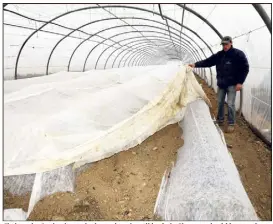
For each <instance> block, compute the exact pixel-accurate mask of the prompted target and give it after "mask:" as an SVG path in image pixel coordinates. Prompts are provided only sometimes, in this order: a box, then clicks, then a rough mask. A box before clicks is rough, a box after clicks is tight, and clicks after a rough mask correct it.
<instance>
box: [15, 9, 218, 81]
mask: <svg viewBox="0 0 273 224" xmlns="http://www.w3.org/2000/svg"><path fill="white" fill-rule="evenodd" d="M97 8H101V6H99V7H98V6H90V7H85V8H80V9H75V10H72V11H69V12H66V13H63V14H61V15H58V16H56V17H54V18H53V19H51V20H49V21H47V22H46V23H45V24H43V25H42V26H40V27H39V28H38V29H37V30H35V31H34V32H33V33H31V34H30V35H29V36H28V38H27V39H26V40H25V41H24V43H23V44H22V46H21V47H20V50H19V52H18V55H17V58H16V64H15V79H17V70H18V62H19V58H20V55H21V52H22V50H23V48H24V46H25V45H26V43H27V42H28V40H29V39H30V38H31V37H32V36H33V35H34V34H35V33H37V32H38V31H40V30H41V29H42V28H43V27H45V26H46V25H48V24H50V23H51V22H53V21H55V20H56V19H59V18H61V17H63V16H66V15H68V14H71V13H75V12H79V11H83V10H88V9H97ZM103 8H130V9H135V10H139V11H145V12H149V13H152V14H153V15H158V16H160V14H159V13H157V12H153V11H151V10H147V9H143V8H138V7H132V6H121V5H107V6H103ZM162 16H163V17H164V18H166V19H168V20H170V21H172V22H174V23H176V24H178V25H179V26H181V25H182V24H181V23H179V22H177V21H176V20H173V19H171V18H169V17H167V16H165V15H162ZM184 28H185V29H187V30H189V31H191V32H192V33H194V34H195V35H196V36H197V37H198V38H199V39H200V40H201V41H202V42H203V43H204V44H205V45H206V46H207V47H208V49H209V50H210V51H211V53H212V54H213V51H212V49H211V48H210V46H209V45H208V44H207V43H206V42H205V41H204V40H203V39H202V38H201V37H200V36H199V35H198V34H197V33H196V32H194V31H193V30H191V29H189V28H188V27H186V26H184Z"/></svg>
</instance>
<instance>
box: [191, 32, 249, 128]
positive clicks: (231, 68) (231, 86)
mask: <svg viewBox="0 0 273 224" xmlns="http://www.w3.org/2000/svg"><path fill="white" fill-rule="evenodd" d="M221 45H222V46H223V50H222V51H219V52H217V53H216V54H214V55H212V56H211V57H209V58H207V59H205V60H203V61H199V62H196V63H195V64H190V65H189V66H191V67H192V68H204V67H212V66H214V65H216V72H217V76H216V78H217V86H218V114H217V122H218V124H219V125H220V126H223V124H224V119H225V112H224V103H225V97H226V94H227V104H228V127H227V130H226V132H228V133H231V132H233V131H234V125H235V114H236V110H235V99H236V91H240V90H241V89H242V85H243V83H244V81H245V79H246V77H247V74H248V72H249V64H248V60H247V58H246V56H245V54H244V52H242V51H241V50H238V49H236V48H234V47H233V45H232V38H231V37H229V36H226V37H224V38H223V39H222V42H221Z"/></svg>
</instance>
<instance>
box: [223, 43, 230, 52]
mask: <svg viewBox="0 0 273 224" xmlns="http://www.w3.org/2000/svg"><path fill="white" fill-rule="evenodd" d="M231 45H232V43H227V44H223V50H224V51H228V50H229V49H230V48H231Z"/></svg>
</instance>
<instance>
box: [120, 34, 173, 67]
mask: <svg viewBox="0 0 273 224" xmlns="http://www.w3.org/2000/svg"><path fill="white" fill-rule="evenodd" d="M152 40H153V39H152ZM137 42H139V41H137ZM133 43H135V42H133ZM162 43H165V49H170V51H171V50H173V47H170V46H166V43H167V44H168V45H169V44H170V41H165V40H164V42H162ZM138 44H141V46H143V45H144V46H150V45H151V44H148V43H147V42H142V43H137V44H134V46H136V45H138ZM175 47H176V46H175ZM131 56H132V54H131V55H129V56H128V57H127V59H126V60H125V61H124V66H125V64H126V62H127V61H128V59H129V58H130V57H131ZM177 56H178V55H177ZM134 57H138V55H137V54H135V55H133V56H132V57H131V59H130V60H129V61H128V65H127V66H130V63H131V61H132V59H133V58H134ZM133 63H134V61H133Z"/></svg>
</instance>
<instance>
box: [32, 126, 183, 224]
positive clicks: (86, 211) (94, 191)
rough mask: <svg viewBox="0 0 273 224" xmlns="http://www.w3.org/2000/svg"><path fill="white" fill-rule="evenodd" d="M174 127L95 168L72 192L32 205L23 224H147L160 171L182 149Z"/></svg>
mask: <svg viewBox="0 0 273 224" xmlns="http://www.w3.org/2000/svg"><path fill="white" fill-rule="evenodd" d="M180 136H181V131H180V128H179V127H178V125H177V124H175V125H170V126H168V127H166V128H164V129H163V130H161V131H159V132H158V133H156V134H154V135H153V136H151V137H150V138H148V139H147V140H146V141H144V142H143V143H142V144H141V145H138V146H136V147H134V148H133V149H131V150H128V151H124V152H121V153H119V154H116V155H114V156H112V157H110V158H108V159H104V160H102V161H99V162H96V163H94V164H92V165H91V167H89V168H88V169H87V170H85V171H84V172H83V173H81V174H80V175H79V176H78V177H77V179H76V184H77V185H76V191H75V193H74V194H72V193H57V194H55V195H52V196H49V197H47V198H45V199H44V200H42V201H40V202H39V203H37V205H36V206H35V208H34V210H33V212H32V214H31V215H30V217H29V220H144V219H145V220H150V219H153V209H154V204H155V201H156V197H157V194H158V191H159V187H160V183H161V179H162V176H163V173H164V171H165V170H166V168H168V167H169V166H170V165H171V162H172V161H174V160H175V158H176V152H177V150H178V149H179V147H181V146H182V145H183V140H182V139H181V138H180Z"/></svg>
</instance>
